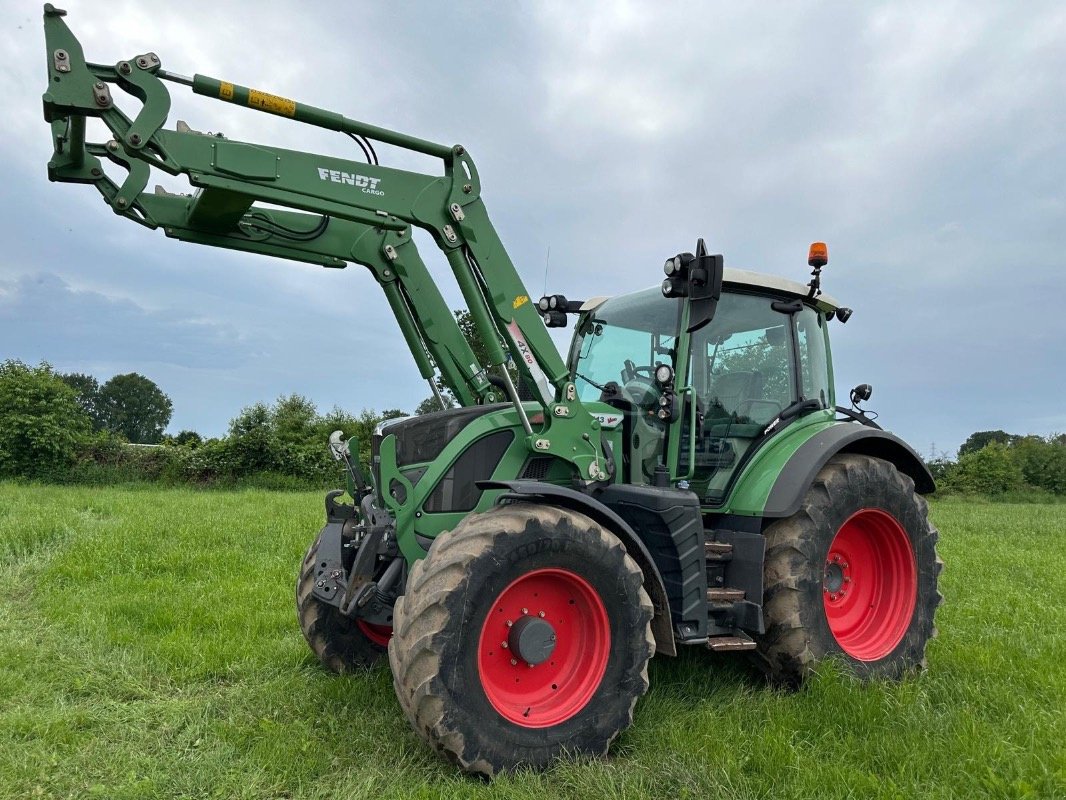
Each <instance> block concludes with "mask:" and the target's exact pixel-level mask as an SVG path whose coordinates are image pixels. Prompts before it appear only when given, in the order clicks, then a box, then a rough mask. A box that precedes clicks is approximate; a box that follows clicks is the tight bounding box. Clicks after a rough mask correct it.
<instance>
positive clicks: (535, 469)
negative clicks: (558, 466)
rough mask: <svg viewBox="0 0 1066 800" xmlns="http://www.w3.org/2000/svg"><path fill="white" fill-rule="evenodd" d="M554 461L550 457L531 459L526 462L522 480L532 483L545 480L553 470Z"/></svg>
mask: <svg viewBox="0 0 1066 800" xmlns="http://www.w3.org/2000/svg"><path fill="white" fill-rule="evenodd" d="M553 460H554V459H552V458H551V457H550V456H538V457H536V458H531V459H529V461H527V462H526V466H525V469H523V470H522V478H523V479H524V480H530V481H539V480H543V479H544V476H545V475H547V474H548V470H550V469H551V466H552V461H553Z"/></svg>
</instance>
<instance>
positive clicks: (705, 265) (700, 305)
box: [688, 239, 725, 333]
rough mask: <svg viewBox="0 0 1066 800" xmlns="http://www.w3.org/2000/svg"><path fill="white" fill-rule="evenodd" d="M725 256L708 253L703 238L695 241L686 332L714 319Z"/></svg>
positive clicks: (719, 294)
mask: <svg viewBox="0 0 1066 800" xmlns="http://www.w3.org/2000/svg"><path fill="white" fill-rule="evenodd" d="M724 274H725V257H724V256H721V255H714V256H712V255H708V254H707V245H706V244H705V243H704V241H703V239H700V240H699V241H698V242H697V243H696V259H695V261H694V262H693V264H692V266H691V267H690V268H689V275H688V296H689V301H690V303H689V313H688V332H689V333H695V332H696V331H698V330H699V329H700V328H702V327H703V326H705V325H706V324H707V323H709V322H710V321H711V320H712V319H714V312H715V311H717V310H718V300H719V299H721V297H722V277H723V275H724Z"/></svg>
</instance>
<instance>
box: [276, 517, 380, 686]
mask: <svg viewBox="0 0 1066 800" xmlns="http://www.w3.org/2000/svg"><path fill="white" fill-rule="evenodd" d="M318 542H319V539H318V538H316V539H315V541H314V542H313V543H312V544H311V546H310V547H309V548H308V549H307V554H306V555H305V556H304V560H303V563H302V564H301V565H300V576H299V578H298V579H297V581H296V616H297V618H298V620H299V622H300V631H301V632H302V633H303V635H304V639H306V640H307V644H308V645H309V646H310V647H311V652H313V653H314V654H315V657H317V658H318V660H319V661H321V662H322V664H323V666H325V667H326V668H327V669H329V670H331V671H332V672H336V673H341V674H343V673H345V672H355V671H359V670H361V669H366V668H367V667H370V666H373V665H374V664H375V663H377V662H378V661H380V660H381V659H382V657H384V655H385V648H384V647H381V646H380V645H378V644H376V643H374V642H372V641H370V640H369V639H367V638H366V636H365V635H364V634H363V632H362V631H361V630H359V627H358V625H357V624H356V622H355V620H353V619H350V618H348V617H345V616H344V615H343V614H341V613H340V611H339V610H338V609H337V608H336V607H335V606H331V605H329V604H328V603H324V602H322V601H321V600H319V599H318V598H316V597H315V596H314V595H313V594H312V589H313V588H314V582H315V562H316V561H317V559H318Z"/></svg>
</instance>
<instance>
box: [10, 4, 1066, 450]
mask: <svg viewBox="0 0 1066 800" xmlns="http://www.w3.org/2000/svg"><path fill="white" fill-rule="evenodd" d="M68 8H69V10H70V15H69V16H68V22H69V24H70V25H71V27H72V28H73V29H74V31H75V32H76V33H77V34H78V35H79V37H80V38H81V40H82V43H83V45H84V46H85V51H86V55H87V57H88V58H89V59H90V60H94V61H99V62H104V63H114V62H116V61H118V60H119V59H122V58H128V57H130V56H133V55H136V54H139V53H143V52H145V51H146V50H154V51H155V52H157V53H158V54H159V55H160V57H161V59H162V63H163V67H164V68H165V69H169V70H172V71H175V72H179V73H185V74H192V73H193V72H201V73H204V74H207V75H213V76H216V77H219V78H223V79H225V80H231V81H234V82H236V83H241V84H245V85H251V86H256V87H259V88H262V89H265V90H267V91H271V92H274V93H277V94H282V95H286V96H289V97H294V98H296V99H297V100H301V101H304V102H307V103H311V104H314V105H319V106H325V107H327V108H331V109H333V110H336V111H340V112H342V113H344V114H346V115H347V116H350V117H354V118H356V119H362V120H365V121H368V122H372V123H375V124H378V125H382V126H385V127H391V128H394V129H398V130H401V131H404V132H407V133H411V134H414V135H417V136H420V137H423V138H427V139H431V140H434V141H441V142H448V143H450V142H462V143H463V144H464V145H466V146H467V147H468V148H469V150H470V151H471V153H472V155H473V157H474V158H475V160H476V161H477V164H478V167H479V171H480V173H481V177H482V182H483V197H484V199H485V201H486V203H487V204H488V207H489V210H490V213H491V214H492V217H493V220H494V222H495V224H496V226H497V228H498V229H499V231H500V234H501V236H502V238H503V240H504V242H505V244H506V245H507V247H508V249H509V251H510V253H511V256H512V259H513V260H514V261H515V263H516V264H517V266H518V268H519V270H520V272H521V273H522V275H523V278H524V279H525V280H526V283H527V286H528V287H529V289H530V293H531V294H533V295H535V296H536V295H539V294H540V292H541V290H542V288H543V284H544V267H545V259H546V255H547V253H548V250H549V248H550V252H551V258H550V274H549V280H548V286H549V289H551V290H553V291H562V292H564V293H566V294H567V295H569V296H571V297H582V296H587V295H593V294H612V293H619V292H623V291H629V290H633V289H637V288H641V287H644V286H648V285H651V284H654V283H657V282H658V281H659V280H660V279H661V273H660V269H661V264H662V262H663V259H664V258H665V257H667V256H669V255H672V254H674V253H676V252H678V251H679V250H687V249H691V247H692V246H693V244H694V242H695V240H696V237H698V236H704V237H706V239H707V241H708V243H709V245H710V246H711V247H712V248H713V249H714V250H716V251H719V252H722V253H724V254H725V257H726V264H727V265H728V266H734V267H743V268H746V269H753V270H756V271H762V272H773V273H779V274H782V275H785V276H789V277H792V278H796V279H805V278H806V276H807V272H808V270H807V268H806V263H805V261H806V251H807V245H808V243H809V242H811V241H812V240H816V239H818V240H824V241H827V242H828V243H829V249H830V265H829V267H828V268H827V274H826V276H825V283H826V288H827V290H828V291H829V292H830V293H832V294H834V295H836V296H837V297H838V298H840V300H841V301H842V302H843V303H844V304H845V305H848V306H851V307H852V308H854V309H855V315H854V317H852V319H851V321H850V322H849V323H848V324H847V326H846V327H839V326H838V327H836V328H834V334H835V335H836V338H835V340H834V352H835V361H836V367H837V386H838V393H839V394H841V395H842V396H844V395H846V392H847V389H848V388H850V387H851V386H852V385H854V384H856V383H859V382H869V383H871V384H873V386H874V387H875V391H874V396H873V400H872V401H871V403H870V404H869V405H870V407H872V408H874V409H876V410H878V411H879V412H880V413H881V421H882V422H884V423H886V426H887V427H890V428H892V429H894V430H895V431H897V432H898V433H899V434H901V435H902V436H904V437H905V438H906V439H908V440H909V441H911V442H912V443H913V444H914V445H915V447H916V448H917V449H918V450H920V451H922V452H924V453H928V452H929V451H930V448H931V447H932V446H933V444H934V443H935V446H936V448H937V450H946V451H952V450H954V449H955V448H957V447H958V445H959V444H960V443H961V442H962V440H963V439H965V438H966V436H967V435H968V434H969V433H970V432H972V431H974V430H982V429H989V428H1005V429H1007V430H1009V431H1013V432H1018V433H1030V432H1031V433H1039V434H1046V433H1049V432H1052V431H1059V432H1061V431H1066V311H1064V305H1063V303H1064V297H1066V292H1064V291H1063V290H1062V286H1063V283H1064V281H1066V276H1064V272H1066V269H1064V267H1066V263H1064V262H1066V255H1064V254H1066V188H1064V187H1066V133H1064V132H1066V6H1064V5H1063V4H1062V3H1061V2H1046V3H1039V2H1026V3H1012V2H1000V3H983V2H966V3H891V4H873V3H800V2H795V3H788V4H784V3H772V4H742V3H732V2H730V3H726V2H718V3H709V2H707V3H695V2H693V3H677V2H656V3H650V2H649V3H646V4H644V3H592V4H587V3H582V2H564V3H548V2H545V3H532V2H525V3H513V4H512V3H481V4H469V5H467V4H463V3H402V4H400V3H390V4H367V3H360V2H346V3H339V2H337V3H327V2H321V3H297V2H282V0H276V1H274V2H270V1H269V0H258V1H257V2H226V3H217V2H199V1H196V2H192V1H187V2H181V3H177V2H170V3H162V2H139V3H131V2H121V1H120V0H109V2H106V3H105V2H69V3H68ZM0 11H2V12H3V13H2V15H0V18H2V19H3V20H4V22H3V25H2V27H0V43H2V45H3V52H4V58H3V61H2V62H0V72H2V75H3V78H4V87H5V95H6V102H5V104H4V106H5V124H4V126H3V127H4V135H3V137H2V138H0V171H2V184H0V186H2V192H3V199H4V202H3V215H2V216H0V226H2V228H0V230H2V236H3V239H2V241H3V247H2V249H0V358H19V359H22V360H23V361H27V362H36V361H39V360H42V359H44V360H47V361H49V362H51V363H52V364H53V365H54V366H55V367H56V368H58V369H60V370H62V371H78V372H89V373H92V374H94V375H96V376H97V377H98V378H100V379H101V381H102V380H105V379H107V378H108V377H110V376H112V375H114V374H117V373H120V372H130V371H136V372H140V373H143V374H145V375H147V376H149V377H151V378H152V379H153V380H155V381H156V382H157V383H159V385H160V386H161V387H162V388H163V390H164V391H165V392H167V394H169V395H170V396H171V397H172V398H173V400H174V408H175V411H174V418H173V421H172V423H171V430H172V431H177V430H179V429H182V428H192V429H195V430H198V431H200V432H202V433H204V434H213V435H217V434H220V433H222V432H224V430H225V428H226V424H227V422H228V420H229V419H230V418H231V417H232V416H233V415H234V414H235V412H236V411H237V409H239V408H240V407H241V406H243V405H247V404H250V403H253V402H256V401H259V400H265V401H269V400H272V399H274V398H276V397H277V396H279V395H281V394H287V393H290V392H298V393H300V394H303V395H306V396H308V397H310V398H312V399H313V400H314V401H315V402H316V403H317V404H318V405H319V406H320V407H322V408H328V407H330V406H332V405H334V404H337V405H340V406H342V407H344V408H348V409H351V410H358V409H360V408H363V407H370V408H378V409H380V408H386V407H401V408H406V409H410V408H412V407H413V405H414V404H415V403H416V402H417V401H418V400H420V399H421V398H422V397H424V396H425V395H426V393H427V391H426V388H425V385H424V384H423V383H422V382H421V381H420V379H419V377H418V373H417V371H416V369H415V367H414V364H413V362H412V361H411V358H410V356H409V355H408V354H407V351H406V349H405V348H404V346H403V343H402V340H401V339H400V336H399V332H398V329H397V328H396V324H395V322H394V321H393V319H392V317H391V315H390V314H389V311H388V308H387V306H386V305H385V303H384V302H383V298H382V296H381V295H380V293H379V290H378V289H377V287H376V285H375V284H374V282H373V281H372V280H371V279H370V277H369V274H368V273H366V272H365V270H363V269H362V268H361V267H358V266H352V267H349V268H348V269H346V270H344V271H334V270H323V269H319V268H316V267H311V266H304V265H296V264H289V263H286V262H283V261H277V260H274V259H268V258H263V257H257V256H253V255H242V254H236V253H229V252H223V251H218V250H214V249H210V248H198V247H196V246H193V245H189V244H183V243H179V242H175V241H171V240H167V239H165V238H164V237H163V236H162V234H161V232H159V231H155V232H153V231H148V230H147V229H144V228H141V227H139V226H136V225H132V224H130V223H128V222H127V221H125V220H122V219H120V218H118V217H116V216H114V214H112V213H111V211H110V210H109V209H108V208H107V207H105V206H104V204H103V203H102V201H101V200H100V198H99V196H98V195H97V194H96V193H95V191H93V190H92V189H91V188H90V187H80V186H74V185H69V184H50V183H49V182H48V180H47V178H46V171H45V165H46V163H47V161H48V158H49V155H50V144H49V135H48V130H47V127H46V126H45V124H44V122H43V120H42V117H41V111H40V95H41V92H42V91H43V89H44V83H45V71H44V69H45V64H44V46H43V34H42V31H41V20H40V5H39V4H37V3H27V2H22V0H20V1H19V2H17V3H16V2H13V1H12V0H3V2H0ZM173 95H174V107H173V112H172V114H171V117H170V124H171V125H173V123H174V121H175V120H176V119H184V120H186V121H188V122H189V124H190V125H192V127H193V128H196V129H199V130H212V131H223V132H225V134H226V135H227V136H228V137H230V138H234V139H243V140H246V141H247V140H251V141H260V142H263V143H266V144H276V145H280V146H286V147H291V148H295V149H305V150H314V151H317V152H324V153H330V154H337V155H341V154H343V155H350V156H351V157H353V158H354V157H355V153H356V152H357V151H356V150H355V148H354V147H352V146H351V143H350V142H349V141H348V140H347V139H346V138H344V137H341V136H339V135H337V134H329V133H327V132H324V131H318V130H315V129H311V128H307V127H306V126H301V125H297V124H295V123H292V122H289V121H287V120H282V119H278V118H273V117H269V116H267V115H263V114H258V113H256V112H253V111H249V110H245V109H239V108H235V107H233V106H227V105H224V104H221V103H217V102H212V101H210V100H208V99H205V98H200V97H196V96H194V95H192V94H191V92H188V91H186V90H183V89H182V88H181V87H177V86H175V87H174V89H173ZM96 134H97V136H96V138H97V139H102V138H104V137H103V134H102V132H100V131H99V130H98V131H96ZM378 150H379V154H380V155H381V157H382V162H383V163H385V164H390V165H393V166H400V167H404V168H409V169H418V170H423V171H430V170H434V169H437V166H436V165H434V164H433V162H431V161H428V160H423V159H420V158H418V157H414V156H410V155H408V154H404V153H401V152H397V151H395V150H393V149H391V148H388V147H385V146H382V147H379V148H378ZM438 164H439V162H438ZM159 182H161V183H163V184H164V185H166V186H167V187H168V188H171V189H172V190H178V189H180V188H181V183H180V182H179V181H176V180H175V179H173V178H169V177H167V176H163V178H162V179H161V180H160V181H159ZM425 245H426V246H425V247H423V248H422V250H423V254H424V256H425V257H426V260H427V262H428V263H429V264H430V268H431V270H432V271H433V272H434V274H435V275H437V276H439V277H440V279H441V284H442V288H443V290H444V293H445V296H446V298H448V299H449V301H450V302H452V304H453V305H458V292H456V291H454V290H453V289H452V288H451V282H450V280H449V273H448V270H447V267H446V265H445V264H444V262H443V259H442V258H438V257H436V254H435V252H434V251H433V250H432V249H431V248H432V246H431V244H430V243H429V242H428V241H426V242H425Z"/></svg>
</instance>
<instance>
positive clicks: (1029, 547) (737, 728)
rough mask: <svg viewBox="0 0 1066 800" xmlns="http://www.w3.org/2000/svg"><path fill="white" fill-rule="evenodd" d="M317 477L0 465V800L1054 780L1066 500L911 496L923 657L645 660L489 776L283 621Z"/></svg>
mask: <svg viewBox="0 0 1066 800" xmlns="http://www.w3.org/2000/svg"><path fill="white" fill-rule="evenodd" d="M321 516H322V512H321V500H320V496H319V495H318V494H316V493H268V492H196V491H191V490H166V491H163V490H154V489H129V490H122V489H89V488H69V487H63V488H58V487H47V486H35V487H25V486H15V485H11V484H0V797H4V798H7V797H18V798H22V797H37V796H44V797H95V796H99V797H107V798H148V797H224V798H231V797H285V798H289V797H293V798H295V797H301V798H302V797H317V798H330V799H331V800H338V799H339V798H348V797H352V798H355V797H427V798H437V797H456V798H459V797H522V798H537V800H546V799H547V798H555V797H574V798H599V797H607V798H631V797H663V798H685V797H693V798H695V797H721V798H731V797H738V798H749V797H750V798H771V797H774V798H777V797H780V798H806V797H810V798H848V797H854V798H867V797H871V798H873V797H877V798H881V797H884V798H911V797H919V796H920V797H959V798H979V797H988V798H1013V797H1038V798H1053V797H1066V506H1062V505H1060V506H1041V505H967V504H963V503H961V502H943V503H937V504H934V506H933V516H934V519H935V522H936V523H937V525H938V526H939V527H940V529H941V532H942V536H941V553H942V555H943V557H944V559H945V561H946V562H947V569H946V571H945V573H944V575H943V584H942V585H943V590H944V594H945V595H946V597H947V600H946V603H945V605H944V606H943V608H942V609H941V612H940V615H939V617H938V623H939V627H940V638H939V639H938V640H936V641H935V642H934V643H933V644H932V645H931V647H930V651H929V664H930V669H929V672H928V673H926V674H924V675H921V676H917V677H915V678H913V679H910V680H908V681H906V682H904V683H902V684H898V685H870V686H862V685H858V684H856V683H854V682H852V681H850V680H848V679H847V678H845V677H843V676H841V675H839V674H836V673H835V672H834V671H833V670H825V671H824V672H823V673H822V674H820V675H818V676H817V677H816V678H815V679H814V680H813V681H812V683H811V684H810V685H809V686H808V687H807V688H806V689H805V690H804V691H802V692H799V693H795V694H789V693H784V692H780V691H776V690H772V689H769V688H767V687H766V686H765V685H764V684H763V683H762V682H761V681H760V680H759V679H758V678H756V677H755V676H754V675H753V674H752V673H751V672H749V671H748V670H747V669H746V668H745V667H744V666H743V664H742V662H740V661H739V660H737V659H736V657H735V656H733V657H729V656H713V655H710V654H707V653H702V652H686V653H685V654H683V657H681V658H678V659H666V658H661V659H658V660H656V661H655V662H653V664H652V669H651V678H652V688H651V692H650V693H649V694H648V696H647V697H645V698H644V700H642V701H641V703H640V704H639V705H638V706H637V715H636V723H635V725H634V726H633V728H631V729H630V730H629V731H628V732H627V733H625V734H623V736H622V737H621V738H620V740H619V741H617V742H616V743H615V746H614V747H613V749H612V751H611V756H610V758H608V759H606V760H602V761H596V762H591V763H583V764H572V763H571V764H561V765H559V766H558V767H556V768H554V769H552V770H550V771H549V772H547V773H544V774H539V775H517V776H512V777H506V778H503V779H500V780H497V781H496V782H495V783H493V784H485V783H482V782H480V781H476V780H472V779H469V778H464V777H462V776H460V775H458V774H457V773H456V772H455V771H454V770H453V769H452V768H451V767H450V766H448V765H447V764H446V763H445V762H443V761H441V760H439V759H438V758H437V757H436V756H434V755H433V754H432V753H431V752H430V751H429V749H428V748H427V747H426V746H424V745H423V744H422V743H421V741H419V740H418V739H417V738H416V736H415V734H414V733H412V732H411V731H410V730H409V729H408V726H407V723H406V722H405V721H404V719H403V718H402V716H401V713H400V710H399V707H398V705H397V703H396V700H395V698H394V697H393V693H392V684H391V680H390V677H389V675H388V672H387V667H385V666H379V667H377V668H376V669H374V670H373V671H371V672H369V673H367V674H364V675H355V676H347V677H337V676H334V675H331V674H328V673H326V672H325V671H323V670H322V669H320V668H319V666H318V665H317V662H315V661H314V660H313V659H312V657H311V655H310V652H309V651H308V649H307V647H306V645H305V644H304V641H303V639H302V637H301V635H300V632H299V630H298V628H297V627H296V622H295V617H294V613H293V607H292V606H293V599H292V593H293V588H292V586H293V581H294V574H295V570H296V567H297V564H298V562H299V560H300V558H301V557H302V555H303V550H304V548H305V547H306V545H307V544H308V542H309V541H310V539H311V538H312V537H313V535H314V533H315V532H316V531H317V529H318V527H319V526H320V524H321V522H320V520H321Z"/></svg>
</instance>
